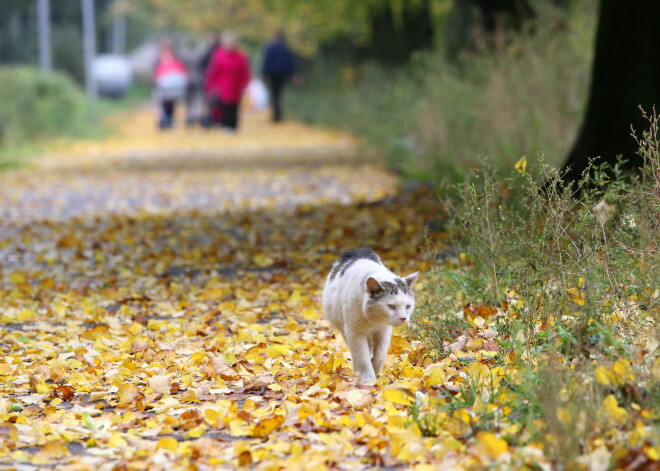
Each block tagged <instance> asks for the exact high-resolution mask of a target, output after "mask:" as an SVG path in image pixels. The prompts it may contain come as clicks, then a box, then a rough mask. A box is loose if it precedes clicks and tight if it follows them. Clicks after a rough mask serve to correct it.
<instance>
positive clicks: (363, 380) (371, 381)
mask: <svg viewBox="0 0 660 471" xmlns="http://www.w3.org/2000/svg"><path fill="white" fill-rule="evenodd" d="M358 384H359V385H360V386H375V385H376V377H375V376H368V375H364V376H360V377H359V378H358Z"/></svg>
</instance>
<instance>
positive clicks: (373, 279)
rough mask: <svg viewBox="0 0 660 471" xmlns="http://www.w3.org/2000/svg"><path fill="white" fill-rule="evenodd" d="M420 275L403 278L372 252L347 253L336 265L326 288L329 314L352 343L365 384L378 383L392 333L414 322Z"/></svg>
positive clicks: (347, 341)
mask: <svg viewBox="0 0 660 471" xmlns="http://www.w3.org/2000/svg"><path fill="white" fill-rule="evenodd" d="M418 275H419V272H417V273H413V274H412V275H408V276H406V277H405V278H400V277H398V276H397V275H395V274H394V273H392V272H391V271H390V270H388V269H387V268H386V267H385V265H383V262H382V261H381V260H380V257H378V255H376V253H374V252H373V251H372V250H369V249H356V250H351V251H349V252H345V253H343V254H342V255H341V256H340V257H339V260H337V261H336V262H335V263H334V264H333V265H332V269H331V270H330V273H329V274H328V279H327V280H326V284H325V288H324V289H323V312H324V314H325V317H326V318H327V319H328V320H329V321H330V323H332V325H333V326H335V328H336V329H337V330H339V332H340V333H341V335H342V336H343V337H344V340H345V341H346V344H348V348H349V349H350V351H351V358H352V360H353V369H354V370H355V372H356V373H357V374H358V375H359V377H360V382H361V383H372V382H375V381H376V375H377V374H378V373H379V372H380V370H381V369H382V368H383V365H384V364H385V358H386V357H387V351H388V349H389V347H390V341H391V338H392V328H393V327H398V326H401V325H403V324H405V323H407V322H408V321H409V320H410V316H411V315H412V312H413V310H414V309H415V297H414V293H413V290H412V287H413V285H414V284H415V281H417V277H418Z"/></svg>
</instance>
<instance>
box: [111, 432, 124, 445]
mask: <svg viewBox="0 0 660 471" xmlns="http://www.w3.org/2000/svg"><path fill="white" fill-rule="evenodd" d="M127 445H128V443H127V442H126V440H124V437H122V436H121V434H119V433H117V432H112V435H110V439H109V440H108V443H107V446H108V447H110V448H124V447H125V446H127Z"/></svg>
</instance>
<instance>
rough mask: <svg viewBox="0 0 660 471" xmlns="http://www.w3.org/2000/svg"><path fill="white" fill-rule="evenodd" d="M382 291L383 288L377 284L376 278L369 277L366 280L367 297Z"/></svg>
mask: <svg viewBox="0 0 660 471" xmlns="http://www.w3.org/2000/svg"><path fill="white" fill-rule="evenodd" d="M382 290H383V287H382V286H381V285H380V283H378V280H377V279H376V278H372V277H369V278H367V293H369V296H373V295H374V294H376V293H378V292H380V291H382Z"/></svg>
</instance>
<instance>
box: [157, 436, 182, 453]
mask: <svg viewBox="0 0 660 471" xmlns="http://www.w3.org/2000/svg"><path fill="white" fill-rule="evenodd" d="M178 447H179V442H177V441H176V438H174V437H164V438H161V439H160V440H158V443H156V449H157V450H160V449H161V448H162V449H163V450H167V451H174V452H175V451H176V450H177V449H178Z"/></svg>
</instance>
